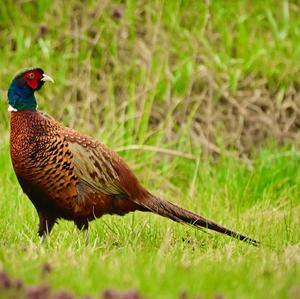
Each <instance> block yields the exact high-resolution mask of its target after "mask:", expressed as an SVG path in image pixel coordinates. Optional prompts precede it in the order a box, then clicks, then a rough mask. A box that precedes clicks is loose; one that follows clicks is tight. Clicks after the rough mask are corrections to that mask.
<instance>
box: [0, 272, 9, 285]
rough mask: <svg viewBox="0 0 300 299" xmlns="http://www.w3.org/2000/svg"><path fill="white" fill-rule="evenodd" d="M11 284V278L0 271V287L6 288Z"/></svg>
mask: <svg viewBox="0 0 300 299" xmlns="http://www.w3.org/2000/svg"><path fill="white" fill-rule="evenodd" d="M10 286H11V280H10V278H9V277H8V275H7V273H5V272H3V271H1V272H0V288H4V289H8V288H9V287H10Z"/></svg>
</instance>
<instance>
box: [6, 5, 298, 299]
mask: <svg viewBox="0 0 300 299" xmlns="http://www.w3.org/2000/svg"><path fill="white" fill-rule="evenodd" d="M299 10H300V6H299V4H298V3H297V2H289V1H279V2H278V1H270V0H268V1H231V2H230V3H229V2H228V1H214V2H210V1H203V2H202V1H152V2H150V1H133V0H128V1H86V2H81V1H75V0H71V1H68V2H62V1H58V0H57V1H47V0H40V1H5V2H3V3H1V4H0V41H1V44H2V47H1V48H0V63H1V65H2V68H1V70H0V76H1V82H0V97H1V100H0V138H1V139H0V194H1V195H0V298H23V297H24V298H32V299H33V298H35V299H42V298H44V297H45V296H44V297H34V294H33V293H34V292H36V291H38V290H40V289H42V288H44V289H46V288H49V293H50V294H51V295H49V296H52V297H51V298H54V297H55V296H56V298H57V299H58V298H62V299H63V298H68V297H63V296H67V295H66V294H65V295H63V294H62V293H60V295H59V293H58V292H60V291H62V290H65V291H66V292H70V293H71V294H73V295H74V296H75V297H76V298H84V296H85V295H90V296H92V298H100V297H101V296H102V297H103V298H116V299H118V298H119V299H120V298H127V299H129V298H138V295H137V294H135V292H137V293H138V294H139V296H143V298H147V299H153V298H158V299H160V298H163V299H164V298H166V299H174V298H183V299H185V298H191V299H192V298H193V299H194V298H195V299H196V298H199V297H200V296H201V298H293V299H294V298H300V287H299V286H300V230H299V224H300V223H299V222H300V199H299V198H300V186H299V180H300V168H299V164H300V155H299V141H298V140H299V137H300V136H299V132H298V131H299V123H300V90H299V86H300V84H299V83H300V81H299V69H300V60H299V52H300V46H299V38H300V30H299V28H300V27H299V26H300V19H299V17H298V14H299ZM28 66H38V67H42V68H43V69H44V71H45V73H47V74H49V75H51V76H52V77H53V78H54V80H55V84H53V85H50V84H48V85H45V86H44V88H43V90H42V91H41V92H39V93H38V94H37V100H38V103H39V109H40V110H42V111H44V112H46V113H48V114H51V115H52V116H53V117H55V118H56V119H58V120H60V121H61V122H63V123H64V124H65V125H68V126H70V127H74V128H76V129H78V130H80V131H81V132H83V133H86V134H89V135H92V136H94V137H95V138H97V139H99V140H101V141H102V142H104V143H106V144H107V145H109V146H110V147H111V148H113V149H115V150H116V151H117V152H118V153H119V154H120V155H121V156H122V157H123V158H124V159H126V161H128V163H129V164H130V165H131V167H132V168H133V170H134V172H135V173H136V175H137V176H138V177H139V179H140V180H141V182H142V184H143V185H144V186H145V187H147V188H149V189H150V190H151V191H152V192H153V193H155V194H157V195H159V196H161V197H162V198H166V199H168V200H171V201H173V202H176V203H178V204H179V205H181V206H183V207H185V208H188V209H190V210H192V211H195V212H197V213H199V214H201V215H203V216H206V217H208V218H210V219H213V220H215V221H216V222H218V223H220V224H222V225H224V226H226V227H228V228H231V229H233V230H236V231H238V232H240V233H244V234H246V235H248V236H250V237H253V238H255V239H258V240H260V242H261V246H260V247H258V248H257V247H254V246H251V245H249V244H247V243H244V242H239V241H237V240H234V239H231V238H229V237H228V236H223V235H220V234H217V233H214V232H208V231H202V230H197V229H194V228H192V227H189V226H184V225H181V224H178V223H174V222H172V221H171V220H168V219H164V218H162V217H160V216H157V215H154V214H148V213H141V212H139V213H132V214H128V215H126V216H124V217H119V216H104V217H103V218H101V219H98V220H96V221H93V222H92V223H91V224H90V235H89V240H88V242H87V243H86V239H85V236H84V234H83V233H82V232H80V231H78V230H77V229H76V227H75V226H74V224H73V223H71V222H67V221H60V222H59V224H58V225H56V226H55V227H54V229H53V232H52V233H51V236H50V237H49V238H48V239H47V240H46V242H45V243H44V244H40V242H39V239H38V236H37V225H38V217H37V215H36V212H35V210H34V208H33V206H32V205H31V203H30V201H29V200H28V199H27V198H26V196H25V195H24V194H23V193H22V191H21V188H20V186H19V185H18V182H17V179H16V177H15V175H14V172H13V169H12V166H11V162H10V157H9V114H8V112H7V101H6V98H7V96H6V92H7V88H8V85H9V82H10V80H11V79H12V77H13V75H14V74H15V73H16V72H18V71H19V70H22V69H23V68H26V67H28ZM6 275H8V277H6ZM8 281H9V282H11V286H10V287H9V286H8V285H9V283H8ZM21 282H22V285H23V286H22V287H20V284H21ZM18 286H19V287H20V288H19V289H18V290H17V287H18ZM41 286H42V287H41ZM43 286H44V287H43ZM45 292H46V291H45ZM114 292H120V294H119V295H116V294H114ZM100 294H102V295H100ZM22 296H23V297H22ZM36 296H37V295H36ZM59 296H61V297H59ZM109 296H111V297H109ZM126 296H127V297H126Z"/></svg>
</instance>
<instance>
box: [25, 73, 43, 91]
mask: <svg viewBox="0 0 300 299" xmlns="http://www.w3.org/2000/svg"><path fill="white" fill-rule="evenodd" d="M42 77H43V75H42V74H41V73H40V72H38V71H37V70H32V71H28V72H27V73H25V74H24V75H23V80H24V81H25V82H26V84H27V85H28V86H29V87H30V88H31V89H32V90H36V89H37V88H38V87H39V83H40V81H41V79H42Z"/></svg>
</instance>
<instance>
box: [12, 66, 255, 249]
mask: <svg viewBox="0 0 300 299" xmlns="http://www.w3.org/2000/svg"><path fill="white" fill-rule="evenodd" d="M46 81H52V82H53V80H52V78H51V77H49V76H47V75H46V74H44V71H43V70H42V69H40V68H32V69H27V70H25V71H23V72H21V73H19V74H18V75H17V76H16V77H15V78H14V79H13V80H12V82H11V85H10V87H9V90H8V102H9V109H8V110H9V111H10V112H11V115H10V124H11V132H10V154H11V160H12V164H13V167H14V170H15V173H16V176H17V178H18V181H19V183H20V185H21V187H22V189H23V191H24V192H25V193H26V195H27V196H28V197H29V199H30V200H31V202H32V203H33V205H34V207H35V208H36V210H37V213H38V216H39V229H38V234H39V236H41V237H44V236H46V235H47V234H49V233H50V232H51V229H52V228H53V225H54V224H55V223H56V221H57V220H58V219H67V220H71V221H74V223H75V224H76V225H77V227H78V228H79V229H85V230H86V231H87V230H88V224H89V221H91V220H94V219H95V218H99V217H101V216H102V215H104V214H117V215H124V214H127V213H128V212H132V211H145V212H153V213H156V214H159V215H161V216H163V217H167V218H170V219H172V220H174V221H176V222H181V223H186V224H190V225H192V226H195V227H198V228H200V227H204V228H208V229H211V230H214V231H217V232H219V233H223V234H226V235H229V236H231V237H234V238H237V239H239V240H242V241H247V242H249V243H251V244H253V245H258V244H259V242H258V241H256V240H254V239H252V238H249V237H247V236H245V235H242V234H239V233H237V232H234V231H232V230H230V229H227V228H225V227H223V226H221V225H219V224H216V223H215V222H213V221H211V220H208V219H206V218H204V217H202V216H200V215H197V214H195V213H193V212H191V211H188V210H186V209H183V208H181V207H179V206H177V205H175V204H173V203H171V202H169V201H166V200H163V199H161V198H159V197H158V196H155V195H153V194H152V193H150V192H149V191H148V190H146V189H145V188H144V187H143V186H142V185H141V184H140V183H139V181H138V179H137V178H136V176H135V175H134V174H133V172H132V171H131V170H130V168H129V166H128V165H127V164H126V163H125V162H124V161H123V160H122V159H121V158H120V157H119V156H118V155H117V154H116V153H115V152H114V151H112V150H110V149H109V148H108V147H106V146H105V145H103V144H102V143H100V142H98V141H97V140H95V139H93V138H91V137H89V136H85V135H83V134H80V133H79V132H77V131H75V130H73V129H70V128H67V127H64V126H63V125H62V124H61V123H59V122H57V121H56V120H55V119H53V118H51V117H49V116H47V115H45V114H43V113H41V112H39V111H38V110H37V103H36V99H35V94H34V93H35V91H37V90H39V89H40V88H41V87H42V86H43V85H44V83H45V82H46Z"/></svg>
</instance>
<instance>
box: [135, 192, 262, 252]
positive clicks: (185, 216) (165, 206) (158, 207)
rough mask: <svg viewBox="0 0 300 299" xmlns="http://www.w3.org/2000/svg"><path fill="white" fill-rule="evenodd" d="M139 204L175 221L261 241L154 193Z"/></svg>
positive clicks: (245, 239) (234, 236)
mask: <svg viewBox="0 0 300 299" xmlns="http://www.w3.org/2000/svg"><path fill="white" fill-rule="evenodd" d="M139 204H141V205H143V206H144V207H145V208H147V209H149V210H150V211H151V212H154V213H156V214H158V215H161V216H163V217H167V218H169V219H172V220H173V221H176V222H180V223H186V224H190V225H192V226H195V227H198V228H200V227H204V228H208V229H211V230H214V231H217V232H219V233H222V234H225V235H228V236H230V237H233V238H236V239H239V240H241V241H245V242H248V243H250V244H252V245H254V246H258V245H259V241H257V240H255V239H252V238H249V237H247V236H245V235H242V234H240V233H237V232H235V231H232V230H230V229H228V228H226V227H224V226H222V225H219V224H217V223H215V222H213V221H212V220H209V219H206V218H204V217H202V216H200V215H197V214H196V213H193V212H191V211H188V210H186V209H183V208H181V207H179V206H177V205H176V204H174V203H171V202H169V201H166V200H163V199H161V198H159V197H157V196H154V195H152V194H150V195H149V196H148V197H147V198H146V199H145V200H143V201H142V202H139Z"/></svg>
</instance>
